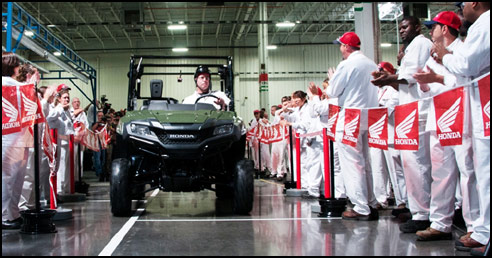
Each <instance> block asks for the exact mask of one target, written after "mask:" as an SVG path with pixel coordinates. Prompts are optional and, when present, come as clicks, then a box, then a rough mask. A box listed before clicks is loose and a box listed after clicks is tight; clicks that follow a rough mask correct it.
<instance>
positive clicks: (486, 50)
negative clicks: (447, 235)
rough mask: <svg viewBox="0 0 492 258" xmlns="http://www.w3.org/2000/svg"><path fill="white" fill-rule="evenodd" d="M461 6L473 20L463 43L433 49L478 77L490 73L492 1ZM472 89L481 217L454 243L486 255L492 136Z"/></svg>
mask: <svg viewBox="0 0 492 258" xmlns="http://www.w3.org/2000/svg"><path fill="white" fill-rule="evenodd" d="M462 9H463V16H464V18H465V20H466V21H468V22H469V23H473V24H472V25H471V26H470V28H469V29H468V35H467V37H466V39H465V41H464V43H463V46H462V47H461V48H460V49H459V50H457V51H454V52H452V53H451V52H450V51H449V50H447V49H446V47H445V46H444V45H443V44H442V43H435V44H434V46H433V48H432V51H431V53H432V54H433V56H435V59H436V61H437V62H438V63H442V64H443V65H444V67H446V69H448V71H450V72H451V73H453V74H455V75H457V76H469V77H470V78H471V79H476V78H479V77H480V76H483V75H485V74H487V73H490V3H489V2H462ZM434 54H435V55H434ZM469 93H470V105H471V119H472V142H473V152H474V168H475V176H476V179H477V190H478V201H479V206H480V217H479V219H477V220H476V221H474V222H473V233H472V234H470V236H469V237H465V238H461V239H459V240H457V241H456V242H455V247H456V249H458V250H463V251H468V250H471V249H472V248H473V250H471V251H472V252H475V254H477V255H480V254H481V255H483V254H484V251H485V247H486V245H487V243H488V242H489V239H490V136H484V123H483V118H482V106H481V103H480V95H479V89H478V87H476V86H474V87H472V89H470V92H469Z"/></svg>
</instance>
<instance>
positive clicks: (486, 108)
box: [478, 74, 490, 137]
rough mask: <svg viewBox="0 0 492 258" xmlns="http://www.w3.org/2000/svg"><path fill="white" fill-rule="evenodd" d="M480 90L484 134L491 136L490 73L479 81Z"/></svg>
mask: <svg viewBox="0 0 492 258" xmlns="http://www.w3.org/2000/svg"><path fill="white" fill-rule="evenodd" d="M478 90H479V92H480V103H481V105H482V118H483V132H484V135H483V136H485V137H490V74H489V75H487V76H486V77H484V78H482V79H480V80H479V81H478Z"/></svg>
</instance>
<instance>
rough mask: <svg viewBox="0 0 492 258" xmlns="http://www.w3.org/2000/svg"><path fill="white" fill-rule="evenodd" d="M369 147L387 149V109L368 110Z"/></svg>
mask: <svg viewBox="0 0 492 258" xmlns="http://www.w3.org/2000/svg"><path fill="white" fill-rule="evenodd" d="M368 122H369V134H368V135H367V137H368V142H369V147H374V148H378V149H383V150H387V149H388V109H387V108H381V109H370V110H369V112H368Z"/></svg>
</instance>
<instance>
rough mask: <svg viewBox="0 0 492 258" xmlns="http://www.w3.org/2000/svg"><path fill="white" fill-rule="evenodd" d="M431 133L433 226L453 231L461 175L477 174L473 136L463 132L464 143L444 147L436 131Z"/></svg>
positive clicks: (441, 229)
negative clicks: (475, 171) (475, 170)
mask: <svg viewBox="0 0 492 258" xmlns="http://www.w3.org/2000/svg"><path fill="white" fill-rule="evenodd" d="M430 133H431V135H430V151H431V157H432V185H431V202H430V217H429V218H430V221H431V222H432V224H431V227H432V228H433V229H436V230H439V231H441V232H451V229H452V225H453V215H454V210H455V200H456V185H457V182H458V178H459V175H460V173H462V174H464V175H467V176H470V175H473V173H474V170H473V152H472V142H471V137H470V135H465V134H463V142H462V145H456V146H441V144H440V142H439V139H438V138H437V134H436V131H431V132H430ZM465 199H468V198H465ZM464 201H465V202H466V201H467V200H464ZM475 217H476V216H475Z"/></svg>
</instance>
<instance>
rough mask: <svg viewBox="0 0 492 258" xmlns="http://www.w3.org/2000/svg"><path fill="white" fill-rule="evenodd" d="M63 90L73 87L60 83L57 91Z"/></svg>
mask: <svg viewBox="0 0 492 258" xmlns="http://www.w3.org/2000/svg"><path fill="white" fill-rule="evenodd" d="M61 90H71V89H70V87H68V86H67V85H66V84H65V83H62V84H60V85H58V87H57V88H56V92H59V91H61Z"/></svg>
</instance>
